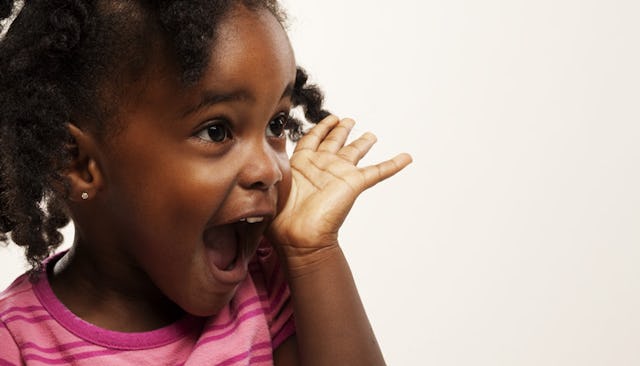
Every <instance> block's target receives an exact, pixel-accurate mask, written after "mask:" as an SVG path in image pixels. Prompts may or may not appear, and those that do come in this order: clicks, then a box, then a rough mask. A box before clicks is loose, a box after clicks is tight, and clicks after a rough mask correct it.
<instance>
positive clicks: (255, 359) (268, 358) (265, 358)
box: [249, 355, 273, 365]
mask: <svg viewBox="0 0 640 366" xmlns="http://www.w3.org/2000/svg"><path fill="white" fill-rule="evenodd" d="M268 361H273V355H262V356H253V357H251V359H249V364H250V365H253V364H255V363H258V362H268Z"/></svg>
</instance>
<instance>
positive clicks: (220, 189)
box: [87, 8, 296, 315]
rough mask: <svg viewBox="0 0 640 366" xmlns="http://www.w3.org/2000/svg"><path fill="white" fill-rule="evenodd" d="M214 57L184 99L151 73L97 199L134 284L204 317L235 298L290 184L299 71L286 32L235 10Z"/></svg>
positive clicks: (111, 146) (105, 161)
mask: <svg viewBox="0 0 640 366" xmlns="http://www.w3.org/2000/svg"><path fill="white" fill-rule="evenodd" d="M212 52H213V58H212V59H211V61H210V64H209V65H208V67H207V68H206V72H205V74H204V76H203V77H202V79H201V80H200V81H199V82H198V84H197V85H196V86H195V87H190V88H189V89H187V90H186V92H185V91H184V89H183V88H181V87H180V83H179V77H178V76H177V75H176V74H178V73H177V72H175V71H169V70H167V68H161V69H164V70H162V71H154V72H153V75H152V77H150V78H149V79H148V80H147V85H146V87H145V88H144V90H143V91H142V93H141V94H140V95H138V96H136V99H135V101H136V102H135V103H130V107H128V108H126V110H125V111H123V113H122V114H121V120H122V121H121V122H122V123H123V125H124V129H123V131H121V132H120V133H119V134H118V135H117V136H115V137H114V138H113V140H111V141H109V142H107V143H106V144H107V146H106V148H104V149H103V151H102V159H101V162H100V163H101V164H102V170H103V172H104V186H103V189H102V190H101V191H100V193H99V194H98V196H97V197H96V200H97V202H98V203H99V204H100V205H102V206H101V207H102V208H103V210H104V211H103V212H99V213H96V216H98V217H99V219H100V220H103V221H104V222H103V223H101V224H100V225H102V226H103V227H104V229H102V231H103V233H102V235H104V236H106V237H105V238H101V241H103V242H104V243H105V245H110V246H113V248H112V249H110V251H111V253H117V254H116V255H117V256H119V257H120V259H121V261H122V262H123V263H125V264H126V266H125V267H127V268H129V269H130V270H131V271H130V272H131V273H134V274H136V275H135V276H132V277H137V278H131V279H130V280H131V281H142V282H143V283H144V282H145V281H149V284H150V285H151V284H152V285H153V286H156V287H157V288H158V289H159V290H160V291H161V292H162V293H163V294H164V295H165V296H167V297H168V298H169V299H170V300H171V301H173V302H175V303H176V304H178V305H179V306H180V307H182V308H183V309H184V310H186V311H188V312H190V313H192V314H196V315H211V314H214V313H216V312H217V311H219V310H220V309H221V308H222V307H223V306H224V305H225V304H226V303H227V302H228V301H229V300H230V299H231V297H232V296H233V294H234V293H235V290H236V289H237V286H238V284H239V283H240V282H241V281H242V280H243V279H244V278H245V277H246V275H247V263H248V261H249V258H250V257H251V256H252V255H253V253H254V252H255V249H256V247H257V245H258V242H259V240H260V238H261V236H262V234H263V232H264V230H265V229H266V227H267V225H268V223H269V221H270V220H271V219H272V218H273V216H274V215H275V214H276V212H277V210H278V207H282V205H283V204H284V201H285V200H286V198H287V196H288V192H289V188H290V181H291V177H290V170H289V160H288V156H287V154H286V151H285V142H286V141H285V138H284V135H283V133H282V132H283V131H282V126H281V123H282V121H284V120H285V118H284V117H285V116H287V115H288V112H289V109H290V108H291V101H290V90H291V87H292V85H293V82H294V80H295V66H296V64H295V60H294V56H293V52H292V50H291V47H290V44H289V41H288V39H287V36H286V34H285V32H284V30H283V29H282V27H281V25H280V24H279V23H278V21H277V20H276V19H275V18H274V17H273V16H272V15H271V14H270V13H268V12H267V11H257V12H253V11H249V10H246V9H244V8H242V9H238V10H237V12H235V13H234V14H232V15H231V16H229V17H227V19H226V20H225V21H224V22H223V23H222V24H221V25H220V28H219V30H218V39H217V41H216V44H215V45H214V47H213V50H212ZM170 69H172V70H173V68H170ZM243 220H244V221H243ZM260 220H262V221H261V222H260ZM253 221H258V222H257V223H249V222H253ZM87 240H89V238H87Z"/></svg>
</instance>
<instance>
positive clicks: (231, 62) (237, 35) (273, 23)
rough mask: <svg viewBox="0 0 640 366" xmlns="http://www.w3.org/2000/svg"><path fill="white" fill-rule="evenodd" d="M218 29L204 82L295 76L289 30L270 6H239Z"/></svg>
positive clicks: (232, 81) (231, 81)
mask: <svg viewBox="0 0 640 366" xmlns="http://www.w3.org/2000/svg"><path fill="white" fill-rule="evenodd" d="M216 31H217V32H216V39H215V41H214V43H213V45H212V46H213V47H212V50H211V51H212V53H211V55H210V57H211V58H210V61H209V65H208V67H207V72H206V73H205V75H204V79H205V80H204V81H205V82H212V83H214V84H223V85H224V84H229V83H234V82H236V83H237V82H242V80H243V79H246V80H249V79H252V77H256V78H258V79H263V80H265V81H269V79H274V78H278V77H282V76H283V75H286V76H287V79H290V78H292V77H293V76H295V67H296V62H295V57H294V53H293V50H292V48H291V44H290V42H289V39H288V37H287V34H286V32H285V30H284V28H283V27H282V25H281V23H280V22H279V21H278V20H277V19H276V17H275V16H274V15H273V14H271V12H269V11H268V10H266V9H257V10H249V9H247V8H246V7H243V6H237V7H236V8H234V9H233V10H232V11H231V12H230V13H229V15H228V16H226V17H225V18H224V19H223V21H222V22H221V23H220V24H219V25H218V26H217V29H216ZM289 81H290V80H286V82H289ZM220 86H222V85H220Z"/></svg>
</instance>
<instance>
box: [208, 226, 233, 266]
mask: <svg viewBox="0 0 640 366" xmlns="http://www.w3.org/2000/svg"><path fill="white" fill-rule="evenodd" d="M204 243H205V245H206V247H207V249H208V253H209V259H210V260H211V261H212V262H213V264H215V266H216V267H218V269H220V270H223V271H224V270H227V269H229V268H230V267H229V266H231V265H232V264H233V262H234V261H235V259H236V253H237V251H238V240H237V238H236V232H235V230H234V229H233V227H232V226H231V225H225V226H218V227H216V228H213V229H211V230H209V231H207V232H206V233H205V236H204Z"/></svg>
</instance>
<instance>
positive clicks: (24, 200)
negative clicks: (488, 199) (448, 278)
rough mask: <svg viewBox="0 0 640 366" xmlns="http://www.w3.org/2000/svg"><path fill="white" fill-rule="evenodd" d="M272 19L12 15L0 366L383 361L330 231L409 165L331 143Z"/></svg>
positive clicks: (238, 14) (3, 49) (2, 55)
mask: <svg viewBox="0 0 640 366" xmlns="http://www.w3.org/2000/svg"><path fill="white" fill-rule="evenodd" d="M13 5H14V4H13V2H12V1H11V2H6V1H3V2H2V3H1V5H0V17H1V18H3V19H4V18H7V17H8V16H9V15H10V13H11V9H12V6H13ZM282 21H283V15H282V12H281V10H280V8H279V6H278V4H277V3H276V2H275V0H236V1H233V0H227V1H221V0H218V1H213V0H198V1H194V0H189V1H184V0H176V1H169V0H161V1H160V0H159V1H148V0H109V1H107V0H25V1H24V6H23V8H22V9H21V10H20V12H19V14H18V15H17V18H16V19H15V21H14V22H13V23H12V24H11V26H10V28H9V30H8V32H7V33H6V36H5V37H4V39H2V40H1V41H0V95H1V97H0V111H1V112H0V149H1V151H0V159H1V160H0V167H1V169H0V174H1V175H0V203H1V206H0V233H1V234H0V240H2V241H4V242H7V241H8V236H7V234H9V233H10V234H11V239H12V240H13V241H14V242H15V243H16V244H17V245H20V246H22V247H24V248H25V251H26V256H27V259H28V260H29V261H30V263H31V264H32V266H33V269H32V270H31V271H30V272H29V273H27V274H25V275H23V276H21V277H19V278H18V279H17V280H16V281H15V282H14V283H13V284H12V285H11V286H10V287H9V288H8V289H7V290H5V292H3V293H2V294H1V295H0V321H1V322H0V365H2V366H4V365H22V364H27V365H51V364H74V365H133V364H136V365H147V364H148V365H246V364H252V365H253V364H255V365H258V364H259V365H263V364H264V365H268V364H276V365H378V364H383V363H384V361H383V358H382V355H381V352H380V350H379V347H378V346H377V344H376V340H375V337H374V335H373V332H372V330H371V328H370V325H369V322H368V320H367V318H366V315H365V312H364V309H363V307H362V304H361V302H360V299H359V297H358V293H357V291H356V288H355V285H354V282H353V279H352V276H351V273H350V271H349V267H348V265H347V262H346V260H345V257H344V255H343V253H342V251H341V249H340V246H339V244H338V229H339V228H340V226H341V224H342V222H343V221H344V219H345V217H346V215H347V213H348V211H349V210H350V208H351V206H352V204H353V202H354V201H355V199H356V198H357V196H358V195H359V194H360V193H361V192H362V191H363V190H365V189H367V188H369V187H371V186H373V185H375V184H376V183H378V182H380V181H381V180H383V179H385V178H387V177H390V176H392V175H394V174H395V173H397V172H398V171H400V170H401V169H402V168H404V167H405V166H406V165H407V164H409V163H410V160H411V159H410V157H409V156H408V155H406V154H401V155H398V156H397V157H395V158H393V159H391V160H388V161H385V162H382V163H380V164H378V165H374V166H368V167H362V168H359V167H357V166H356V164H357V163H358V161H359V160H360V159H361V158H362V157H363V156H364V155H365V154H366V153H367V152H368V150H369V149H370V148H371V147H372V145H373V144H374V142H375V137H374V136H373V135H371V134H364V135H363V136H362V137H360V138H358V139H356V140H354V141H353V142H352V143H349V144H346V142H345V141H346V139H347V136H348V134H349V132H350V130H351V128H352V127H353V124H354V122H353V121H351V120H349V119H344V120H339V119H338V118H336V117H335V116H329V115H328V113H327V112H325V111H323V110H322V109H321V100H322V97H321V94H320V92H319V91H318V90H317V89H316V88H315V87H314V86H312V85H308V84H307V77H306V74H305V73H304V71H303V70H302V69H300V68H297V66H296V62H295V59H294V55H293V51H292V50H291V45H290V44H289V41H288V39H287V36H286V34H285V31H284V29H283V27H282ZM296 106H300V107H302V108H303V110H304V111H305V113H306V118H307V119H309V120H310V121H311V122H319V123H318V124H317V125H316V126H315V127H314V128H313V129H311V130H310V131H309V132H308V133H302V129H301V124H300V122H299V121H297V120H295V119H293V118H292V117H290V111H291V109H292V108H294V107H296ZM320 120H321V121H320ZM287 134H288V135H289V136H291V137H293V138H297V137H300V136H302V135H304V136H303V137H302V138H301V139H300V140H299V142H298V143H297V145H296V148H295V151H294V153H293V155H292V156H291V158H290V159H289V157H288V156H287V153H286V151H285V145H286V135H287ZM69 219H71V220H73V223H74V226H75V228H76V235H75V242H74V243H73V246H72V248H71V249H70V250H69V251H67V252H63V253H60V254H57V255H53V256H52V257H49V256H50V254H51V253H52V252H53V251H54V249H55V248H56V247H57V246H58V245H59V244H60V243H61V241H62V237H61V234H60V233H59V231H58V229H59V228H61V227H62V226H64V225H65V224H66V223H67V222H68V220H69ZM47 257H49V258H47ZM294 319H295V322H294ZM294 323H295V325H294Z"/></svg>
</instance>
